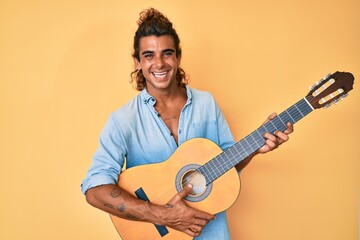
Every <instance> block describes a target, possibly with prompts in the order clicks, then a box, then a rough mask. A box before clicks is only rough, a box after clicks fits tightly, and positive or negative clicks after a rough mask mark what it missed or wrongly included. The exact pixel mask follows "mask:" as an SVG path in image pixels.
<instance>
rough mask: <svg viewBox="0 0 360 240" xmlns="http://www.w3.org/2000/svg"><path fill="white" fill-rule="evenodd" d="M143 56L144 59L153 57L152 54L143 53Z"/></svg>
mask: <svg viewBox="0 0 360 240" xmlns="http://www.w3.org/2000/svg"><path fill="white" fill-rule="evenodd" d="M143 56H144V58H147V59H151V58H152V57H153V54H152V53H145V54H144V55H143Z"/></svg>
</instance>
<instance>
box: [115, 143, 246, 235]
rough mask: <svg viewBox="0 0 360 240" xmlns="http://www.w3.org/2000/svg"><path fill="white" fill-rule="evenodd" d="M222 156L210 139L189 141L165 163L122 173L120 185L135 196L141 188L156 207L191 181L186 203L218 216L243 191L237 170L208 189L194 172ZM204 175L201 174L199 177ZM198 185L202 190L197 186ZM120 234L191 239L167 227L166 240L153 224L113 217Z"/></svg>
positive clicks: (144, 166) (221, 177) (220, 178)
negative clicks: (191, 191)
mask: <svg viewBox="0 0 360 240" xmlns="http://www.w3.org/2000/svg"><path fill="white" fill-rule="evenodd" d="M220 153H222V150H221V148H220V147H219V146H217V145H216V144H215V143H213V142H212V141H210V140H208V139H203V138H195V139H191V140H188V141H186V142H185V143H183V144H182V145H180V146H179V148H178V149H177V150H176V151H175V152H174V153H173V155H172V156H171V157H170V158H169V159H168V160H166V161H164V162H162V163H156V164H148V165H141V166H137V167H133V168H130V169H127V170H125V171H123V172H122V173H121V174H120V176H119V181H118V185H119V186H120V187H121V188H123V189H125V190H127V191H128V192H129V193H130V194H133V195H134V196H135V191H137V190H138V189H140V188H142V190H143V191H144V193H145V194H146V196H147V197H148V199H149V201H150V202H151V203H153V204H158V205H165V204H166V203H167V202H168V201H169V200H170V199H171V198H172V197H173V196H174V195H175V194H176V193H177V192H178V191H180V190H181V189H182V186H181V185H182V182H183V181H185V178H186V179H188V178H189V179H190V181H189V182H190V183H192V184H193V186H194V187H193V188H194V190H196V189H197V188H199V191H198V192H194V193H193V194H192V197H191V196H190V198H185V201H186V203H187V204H188V205H189V206H191V207H194V208H196V209H199V210H202V211H205V212H208V213H211V214H215V213H219V212H222V211H224V210H226V209H228V208H229V207H231V205H232V204H233V203H234V202H235V201H236V199H237V197H238V195H239V192H240V181H239V175H238V173H237V171H236V169H235V168H232V169H231V170H229V171H227V172H226V173H225V174H224V175H222V176H220V177H219V178H218V179H216V181H214V182H212V183H211V184H210V185H209V186H205V188H206V189H204V179H203V178H202V176H196V175H197V172H195V171H194V170H195V169H196V168H198V167H199V166H201V165H204V164H205V163H207V162H208V161H210V160H211V159H213V158H214V157H216V156H217V155H219V154H220ZM198 175H201V174H198ZM198 183H199V187H197V184H198ZM110 216H111V219H112V221H113V223H114V225H115V228H116V229H117V231H118V233H119V235H120V236H121V237H122V238H123V239H124V240H137V239H139V240H140V239H141V240H144V239H154V240H156V239H170V240H179V239H184V240H185V239H192V237H190V236H189V235H187V234H185V233H182V232H179V231H176V230H174V229H171V228H169V227H166V229H167V231H168V233H166V234H165V235H164V236H163V237H162V236H161V235H160V233H159V231H158V230H157V228H156V227H155V225H154V224H151V223H146V222H138V221H129V220H125V219H122V218H118V217H115V216H113V215H110Z"/></svg>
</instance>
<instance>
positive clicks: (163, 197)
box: [153, 100, 312, 204]
mask: <svg viewBox="0 0 360 240" xmlns="http://www.w3.org/2000/svg"><path fill="white" fill-rule="evenodd" d="M300 101H301V100H300ZM300 101H299V102H300ZM299 102H298V103H299ZM295 105H296V104H294V105H293V106H295ZM293 106H291V107H293ZM291 107H289V108H288V109H287V110H285V111H284V112H287V111H288V110H289V109H290V108H291ZM295 107H296V106H295ZM306 108H309V104H308V103H307V104H306V105H305V106H303V107H301V106H300V107H299V108H298V107H296V109H297V110H298V111H297V112H296V113H295V114H293V115H292V116H293V117H291V115H289V116H290V117H291V119H292V120H294V118H295V119H298V120H297V121H299V120H301V119H302V118H303V117H305V116H306V115H307V114H308V113H310V112H311V111H312V110H311V111H310V112H308V113H305V115H304V114H303V113H302V112H306V111H304V110H305V109H306ZM300 110H301V111H300ZM284 112H282V113H284ZM282 113H280V114H279V115H278V116H277V117H279V116H280V115H281V114H282ZM288 114H289V113H288ZM274 120H275V119H272V120H270V121H269V122H267V123H272V124H273V121H274ZM297 121H293V122H292V124H295V123H296V122H297ZM265 124H266V123H265ZM265 124H263V125H262V126H260V127H263V126H264V125H265ZM273 125H274V126H275V124H273ZM275 127H276V126H275ZM265 129H266V128H265ZM255 131H257V130H255ZM249 135H251V134H249ZM249 135H247V136H246V137H248V136H249ZM246 137H245V138H246ZM245 138H243V139H245ZM243 139H241V140H243ZM263 139H264V138H263ZM241 140H240V141H241ZM240 141H239V142H240ZM239 142H237V143H239ZM237 143H235V144H234V145H232V146H231V147H229V148H228V149H226V150H225V151H226V152H228V150H230V151H231V149H235V150H236V153H237V154H233V153H232V152H231V153H232V155H233V156H232V157H228V158H227V159H225V161H223V162H222V164H228V163H229V162H230V163H232V162H233V160H235V159H236V160H238V159H239V158H241V160H240V161H239V163H240V162H241V161H242V160H244V159H245V158H246V157H247V156H249V155H250V154H251V153H253V152H255V151H257V150H258V149H260V148H261V147H262V146H263V145H262V146H260V147H259V144H258V142H256V141H252V142H251V143H248V145H249V147H250V150H251V153H248V152H247V151H246V149H244V148H243V150H240V151H238V150H237V149H236V148H235V147H234V146H235V145H236V144H237ZM253 147H255V148H254V149H253ZM225 151H223V152H222V153H220V154H219V155H217V156H216V157H214V158H212V159H211V160H209V161H208V162H207V163H209V162H211V161H213V160H215V159H219V158H220V156H221V155H222V154H224V153H225ZM244 156H245V157H244ZM220 160H221V159H220ZM207 163H205V164H207ZM205 164H204V165H205ZM204 165H202V166H204ZM209 167H210V169H211V170H212V171H213V172H216V171H219V172H220V173H221V172H222V171H221V169H220V168H221V167H222V165H221V164H218V166H216V167H215V168H212V167H211V166H209ZM199 168H200V167H199ZM199 168H197V169H193V170H194V172H193V173H190V174H189V176H188V178H192V177H193V176H194V174H197V170H198V169H199ZM201 174H202V173H201ZM222 174H225V172H224V173H222ZM222 174H221V175H222ZM202 175H203V174H202ZM221 175H220V176H221ZM220 176H218V177H220ZM218 177H217V178H218ZM215 179H216V178H215ZM215 179H214V180H215ZM214 180H213V181H214ZM186 181H187V179H186V178H184V179H182V181H181V182H179V183H176V184H175V187H172V188H170V189H168V190H167V191H165V192H164V193H163V194H162V195H160V196H159V197H157V198H156V199H154V200H153V201H154V202H156V203H158V204H161V203H162V204H166V203H167V202H168V201H170V200H171V198H172V197H173V196H174V195H175V194H176V193H177V192H178V191H177V189H183V185H184V183H185V182H186ZM213 181H211V183H212V182H213ZM191 184H192V185H193V188H194V187H196V186H197V185H206V178H205V176H204V178H201V179H199V180H196V181H194V182H191ZM209 184H210V183H209ZM206 186H207V185H206Z"/></svg>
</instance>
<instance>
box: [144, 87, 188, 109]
mask: <svg viewBox="0 0 360 240" xmlns="http://www.w3.org/2000/svg"><path fill="white" fill-rule="evenodd" d="M147 91H148V92H149V94H150V95H151V96H153V97H154V98H155V99H156V104H157V105H168V104H171V103H172V102H174V101H177V100H179V99H182V98H185V99H186V98H187V96H186V88H185V87H180V86H176V87H173V88H170V89H151V88H148V89H147Z"/></svg>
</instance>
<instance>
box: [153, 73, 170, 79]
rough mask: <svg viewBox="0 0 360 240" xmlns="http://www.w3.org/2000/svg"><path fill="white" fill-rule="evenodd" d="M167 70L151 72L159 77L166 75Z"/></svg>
mask: <svg viewBox="0 0 360 240" xmlns="http://www.w3.org/2000/svg"><path fill="white" fill-rule="evenodd" d="M166 73H167V72H161V73H155V72H153V74H154V76H155V77H157V78H160V77H164V76H165V75H166Z"/></svg>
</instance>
